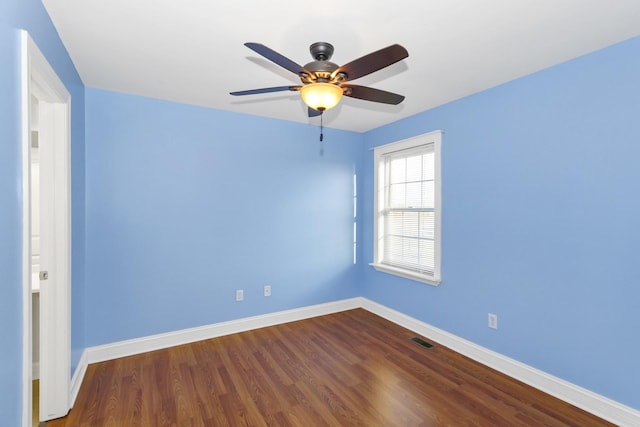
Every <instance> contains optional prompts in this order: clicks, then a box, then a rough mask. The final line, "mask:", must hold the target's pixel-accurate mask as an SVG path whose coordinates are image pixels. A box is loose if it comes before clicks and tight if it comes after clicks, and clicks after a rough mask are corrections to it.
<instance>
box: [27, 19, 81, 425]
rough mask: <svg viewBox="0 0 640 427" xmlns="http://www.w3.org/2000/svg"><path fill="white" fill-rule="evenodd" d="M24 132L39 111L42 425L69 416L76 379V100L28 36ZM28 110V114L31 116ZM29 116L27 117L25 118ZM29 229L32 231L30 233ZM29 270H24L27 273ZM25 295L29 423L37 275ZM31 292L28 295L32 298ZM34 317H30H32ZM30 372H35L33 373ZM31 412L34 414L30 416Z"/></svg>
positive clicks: (29, 276)
mask: <svg viewBox="0 0 640 427" xmlns="http://www.w3.org/2000/svg"><path fill="white" fill-rule="evenodd" d="M22 39H23V94H22V96H23V103H26V105H27V106H26V107H25V106H23V117H24V118H23V131H24V132H26V133H27V134H28V135H30V130H31V125H30V123H29V120H30V116H31V114H29V112H30V110H31V108H32V99H34V98H35V100H37V102H34V103H33V108H37V114H36V115H37V117H38V140H39V147H40V183H39V184H40V270H41V280H40V411H39V412H40V421H46V420H50V419H53V418H58V417H62V416H64V415H66V414H67V413H68V411H69V405H70V403H69V387H70V381H71V335H70V330H71V321H70V320H71V315H70V313H71V239H70V230H71V222H70V103H71V97H70V95H69V93H68V91H67V90H66V88H65V87H64V85H63V84H62V82H61V81H60V79H59V78H58V76H57V75H56V74H55V72H54V71H53V69H52V68H51V66H50V65H49V64H48V62H47V61H46V59H45V57H44V55H42V53H41V52H40V51H39V49H38V48H37V46H36V45H35V43H34V42H33V40H31V38H30V37H29V36H28V35H27V34H26V32H23V35H22ZM25 111H26V113H25ZM25 116H26V117H25ZM29 139H30V138H29V136H26V137H23V145H26V147H23V156H26V157H27V158H28V157H29V154H25V153H29V152H30V149H31V143H30V141H29ZM29 163H30V161H29V162H25V160H23V168H25V167H26V169H27V171H25V172H23V179H25V180H26V182H27V183H28V182H29V180H30V177H29V173H28V168H29V166H25V164H29ZM23 189H24V190H25V191H24V193H25V194H23V204H24V206H26V208H25V210H26V211H27V212H23V221H27V222H29V221H30V219H31V215H29V210H30V209H29V202H30V201H29V199H30V185H29V186H26V185H25V186H23ZM23 228H24V229H23V245H24V246H26V247H27V248H28V250H25V249H23V257H27V256H28V258H29V259H28V261H23V264H26V263H27V262H28V264H29V271H30V264H31V249H30V244H31V231H30V230H31V224H28V226H26V227H23ZM27 229H28V230H27ZM25 271H26V268H23V272H25ZM24 286H25V288H28V289H25V292H24V293H23V295H24V297H25V299H28V302H27V301H25V303H24V304H23V307H24V308H25V316H24V317H25V329H24V330H25V335H29V336H28V337H25V339H24V347H25V348H24V349H23V354H24V357H23V359H24V361H25V365H26V366H25V367H24V368H23V369H24V370H25V371H24V373H23V378H24V385H23V386H24V387H25V389H28V390H29V392H28V393H27V392H26V390H25V393H24V394H28V396H26V399H23V401H24V405H25V406H28V408H23V425H24V426H27V425H29V424H28V421H29V418H30V417H31V395H30V390H31V374H30V371H31V339H32V327H31V320H30V318H31V310H32V306H31V286H32V285H31V275H30V274H27V275H26V277H25V283H24ZM27 290H28V295H27ZM27 317H28V318H27ZM27 371H29V372H27ZM27 412H28V413H27Z"/></svg>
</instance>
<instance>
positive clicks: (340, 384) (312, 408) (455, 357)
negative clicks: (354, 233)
mask: <svg viewBox="0 0 640 427" xmlns="http://www.w3.org/2000/svg"><path fill="white" fill-rule="evenodd" d="M414 336H415V334H414V333H412V332H411V331H409V330H407V329H404V328H402V327H400V326H398V325H395V324H393V323H391V322H388V321H386V320H384V319H382V318H380V317H378V316H376V315H374V314H372V313H369V312H367V311H366V310H363V309H357V310H351V311H345V312H342V313H337V314H332V315H327V316H322V317H317V318H313V319H308V320H302V321H298V322H292V323H288V324H284V325H278V326H273V327H268V328H263V329H258V330H254V331H249V332H244V333H240V334H235V335H230V336H225V337H220V338H215V339H211V340H206V341H200V342H196V343H193V344H187V345H182V346H178V347H173V348H169V349H165V350H158V351H154V352H150V353H145V354H141V355H136V356H130V357H126V358H122V359H117V360H112V361H107V362H102V363H97V364H93V365H90V366H89V368H88V370H87V373H86V375H85V378H84V382H83V384H82V387H81V389H80V393H79V395H78V399H77V400H76V404H75V406H74V408H73V409H72V410H71V412H70V413H69V415H68V416H67V417H65V418H62V419H59V420H54V421H51V422H49V423H48V424H47V426H48V427H70V426H74V427H75V426H114V427H115V426H240V425H242V426H352V425H353V426H581V427H584V426H606V425H612V424H609V423H607V422H605V421H602V420H600V419H598V418H596V417H594V416H593V415H591V414H588V413H586V412H584V411H582V410H580V409H578V408H575V407H573V406H571V405H569V404H567V403H564V402H562V401H560V400H558V399H555V398H553V397H551V396H549V395H546V394H544V393H542V392H540V391H538V390H536V389H533V388H531V387H529V386H527V385H524V384H522V383H519V382H517V381H514V380H512V379H510V378H508V377H506V376H504V375H502V374H500V373H498V372H496V371H493V370H491V369H489V368H487V367H485V366H482V365H480V364H478V363H476V362H474V361H472V360H470V359H467V358H466V357H464V356H461V355H460V354H457V353H455V352H453V351H451V350H449V349H447V348H445V347H443V346H440V345H438V344H437V343H435V344H436V345H435V347H434V348H431V349H427V348H424V347H422V346H420V345H418V344H416V343H415V342H413V341H411V338H412V337H414ZM427 341H429V340H427Z"/></svg>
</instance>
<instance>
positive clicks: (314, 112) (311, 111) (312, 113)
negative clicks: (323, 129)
mask: <svg viewBox="0 0 640 427" xmlns="http://www.w3.org/2000/svg"><path fill="white" fill-rule="evenodd" d="M308 110H309V117H317V116H319V115H321V114H322V111H318V110H314V109H313V108H311V107H308Z"/></svg>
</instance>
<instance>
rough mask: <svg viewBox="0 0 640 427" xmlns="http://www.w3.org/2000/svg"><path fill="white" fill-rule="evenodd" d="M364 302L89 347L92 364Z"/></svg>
mask: <svg viewBox="0 0 640 427" xmlns="http://www.w3.org/2000/svg"><path fill="white" fill-rule="evenodd" d="M360 305H361V300H360V298H353V299H348V300H342V301H336V302H330V303H326V304H319V305H313V306H309V307H302V308H296V309H293V310H286V311H279V312H275V313H269V314H264V315H261V316H253V317H246V318H244V319H238V320H232V321H229V322H221V323H214V324H212V325H207V326H201V327H197V328H190V329H183V330H181V331H175V332H168V333H165V334H158V335H151V336H147V337H142V338H136V339H132V340H126V341H120V342H116V343H112V344H106V345H100V346H96V347H90V348H88V349H87V357H88V363H96V362H102V361H104V360H111V359H116V358H119V357H126V356H131V355H134V354H139V353H146V352H148V351H153V350H159V349H162V348H167V347H173V346H176V345H182V344H188V343H191V342H195V341H202V340H206V339H210V338H216V337H221V336H224V335H230V334H235V333H238V332H245V331H250V330H252V329H258V328H264V327H266V326H273V325H278V324H281V323H287V322H293V321H296V320H302V319H308V318H311V317H316V316H322V315H325V314H331V313H337V312H339V311H345V310H350V309H353V308H358V307H360Z"/></svg>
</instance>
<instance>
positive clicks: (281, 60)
mask: <svg viewBox="0 0 640 427" xmlns="http://www.w3.org/2000/svg"><path fill="white" fill-rule="evenodd" d="M244 45H245V46H246V47H248V48H249V49H251V50H253V51H254V52H256V53H259V54H260V55H262V56H264V57H265V58H267V59H268V60H269V61H271V62H273V63H275V64H278V65H279V66H281V67H282V68H285V69H287V70H289V71H291V72H292V73H295V74H298V75H299V74H300V73H305V72H306V71H305V69H304V68H302V66H301V65H298V64H296V63H295V62H293V61H292V60H290V59H289V58H287V57H285V56H282V55H281V54H279V53H278V52H276V51H275V50H273V49H270V48H268V47H266V46H265V45H263V44H260V43H251V42H248V43H245V44H244Z"/></svg>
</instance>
